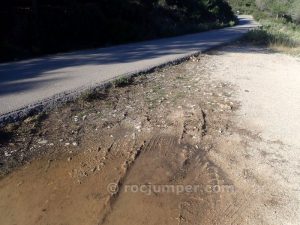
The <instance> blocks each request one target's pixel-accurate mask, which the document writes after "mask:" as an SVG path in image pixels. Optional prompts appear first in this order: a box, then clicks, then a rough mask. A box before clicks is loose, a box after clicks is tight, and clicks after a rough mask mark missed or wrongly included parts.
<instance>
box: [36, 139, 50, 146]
mask: <svg viewBox="0 0 300 225" xmlns="http://www.w3.org/2000/svg"><path fill="white" fill-rule="evenodd" d="M47 143H48V141H47V140H45V139H44V140H40V141H38V144H40V145H45V144H47Z"/></svg>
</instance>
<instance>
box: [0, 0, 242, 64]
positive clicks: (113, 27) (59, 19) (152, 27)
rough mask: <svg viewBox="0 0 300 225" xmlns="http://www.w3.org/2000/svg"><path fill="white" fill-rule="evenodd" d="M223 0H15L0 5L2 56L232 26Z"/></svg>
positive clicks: (83, 46) (152, 37)
mask: <svg viewBox="0 0 300 225" xmlns="http://www.w3.org/2000/svg"><path fill="white" fill-rule="evenodd" d="M235 21H236V17H235V16H234V13H233V12H232V10H231V7H230V6H229V4H228V3H227V1H226V0H76V1H74V0H62V1H58V0H54V1H53V0H51V1H50V0H14V1H4V2H3V4H2V7H1V9H0V32H1V35H0V49H1V54H0V61H7V60H12V59H20V58H26V57H32V56H37V55H41V54H47V53H55V52H62V51H68V50H74V49H84V48H94V47H102V46H109V45H114V44H121V43H128V42H134V41H141V40H149V39H154V38H160V37H167V36H173V35H180V34H186V33H191V32H198V31H205V30H209V29H213V28H221V27H224V26H230V25H234V24H235Z"/></svg>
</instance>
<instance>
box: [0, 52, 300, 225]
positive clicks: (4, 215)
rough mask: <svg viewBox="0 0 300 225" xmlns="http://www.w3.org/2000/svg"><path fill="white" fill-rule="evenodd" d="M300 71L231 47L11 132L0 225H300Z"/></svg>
mask: <svg viewBox="0 0 300 225" xmlns="http://www.w3.org/2000/svg"><path fill="white" fill-rule="evenodd" d="M299 69H300V62H299V60H297V59H295V58H291V57H289V56H285V55H280V54H271V52H269V51H268V50H267V49H261V48H256V47H250V46H243V47H241V46H227V47H224V48H222V49H219V50H217V51H214V52H210V53H209V54H207V55H201V56H199V57H197V58H191V59H190V60H189V61H188V62H185V63H182V64H180V65H176V66H172V67H168V68H164V69H160V70H158V71H156V72H154V73H151V74H147V75H142V76H139V77H136V78H134V79H133V80H130V81H118V82H116V84H115V86H116V87H111V88H108V89H106V90H99V91H98V92H96V93H90V94H89V95H85V96H83V97H82V98H81V99H79V100H78V101H76V102H72V103H69V104H68V105H67V106H65V107H62V108H59V109H57V110H54V111H53V112H49V113H47V114H45V115H39V116H34V117H30V118H28V119H26V120H25V121H24V122H22V123H16V124H10V125H8V126H7V127H5V128H3V129H2V130H1V140H0V141H1V145H0V157H1V162H0V163H1V167H0V168H1V180H0V218H1V219H0V224H5V225H9V224H22V225H26V224H28V225H29V224H30V225H31V224H64V225H66V224H70V225H71V224H72V225H73V224H86V225H88V224H91V225H92V224H113V225H117V224H122V225H123V224H172V225H173V224H180V225H183V224H205V225H209V224H276V225H277V224H285V225H286V224H300V218H299V215H300V212H299V211H300V210H299V205H300V204H299V202H300V196H299V188H300V174H299V172H298V171H299V169H300V159H299V154H298V153H299V140H300V139H299V132H297V131H298V130H299V129H298V128H299V122H298V120H299V119H298V118H297V116H298V115H300V113H299V104H297V103H298V102H299V98H300V93H299V90H297V85H299V84H300V77H299V76H297V71H300V70H299ZM283 95H284V96H283Z"/></svg>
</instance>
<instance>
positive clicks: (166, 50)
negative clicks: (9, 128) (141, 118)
mask: <svg viewBox="0 0 300 225" xmlns="http://www.w3.org/2000/svg"><path fill="white" fill-rule="evenodd" d="M255 26H257V24H256V23H255V21H253V19H252V17H250V16H240V24H239V25H238V26H235V27H230V28H225V29H220V30H213V31H208V32H203V33H197V34H192V35H185V36H179V37H173V38H165V39H159V40H153V41H147V42H141V43H134V44H127V45H120V46H115V47H109V48H100V49H95V50H86V51H77V52H71V53H66V54H59V55H52V56H47V57H42V58H36V59H30V60H25V61H20V62H12V63H6V64H0V122H1V120H3V119H4V118H6V117H7V116H9V115H14V116H16V115H18V114H19V115H22V114H23V113H26V111H27V112H28V110H29V109H30V108H32V107H36V106H37V105H44V104H48V103H47V102H50V101H53V99H60V100H61V98H63V96H68V95H70V94H73V93H76V92H80V91H82V90H85V89H88V88H91V87H95V86H97V85H100V84H103V83H105V82H107V81H109V80H111V79H113V78H116V77H118V76H121V75H125V74H132V73H136V72H139V71H145V70H148V69H150V68H153V67H156V66H159V65H162V64H165V63H167V62H171V61H174V60H178V59H181V58H184V57H187V56H190V55H193V54H195V53H198V52H202V51H205V50H208V49H210V48H212V47H215V46H218V45H220V44H224V43H227V42H230V41H232V40H234V39H237V38H239V37H241V35H243V34H245V33H246V32H247V31H248V30H249V29H251V28H253V27H255Z"/></svg>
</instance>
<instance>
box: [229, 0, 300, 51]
mask: <svg viewBox="0 0 300 225" xmlns="http://www.w3.org/2000/svg"><path fill="white" fill-rule="evenodd" d="M229 2H230V4H231V6H232V7H233V9H234V11H239V12H240V13H245V14H252V15H253V16H254V17H255V19H256V20H258V21H259V23H260V24H261V25H262V26H261V27H260V28H257V29H256V30H253V31H250V32H249V33H248V34H247V35H246V36H245V37H244V39H243V41H247V42H251V43H253V44H259V45H266V46H269V47H271V48H272V49H274V50H276V51H282V52H285V53H289V54H292V55H297V56H299V55H300V1H298V0H246V1H244V0H243V1H242V0H229Z"/></svg>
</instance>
